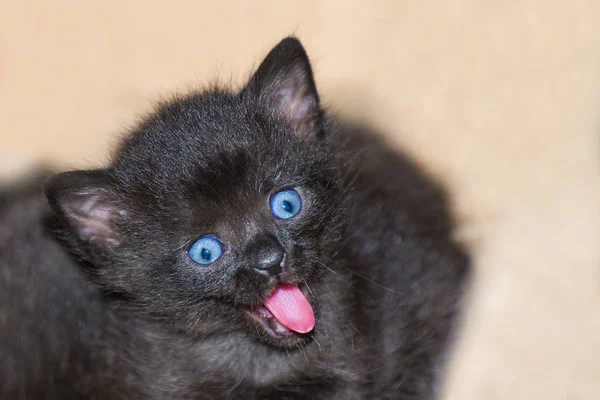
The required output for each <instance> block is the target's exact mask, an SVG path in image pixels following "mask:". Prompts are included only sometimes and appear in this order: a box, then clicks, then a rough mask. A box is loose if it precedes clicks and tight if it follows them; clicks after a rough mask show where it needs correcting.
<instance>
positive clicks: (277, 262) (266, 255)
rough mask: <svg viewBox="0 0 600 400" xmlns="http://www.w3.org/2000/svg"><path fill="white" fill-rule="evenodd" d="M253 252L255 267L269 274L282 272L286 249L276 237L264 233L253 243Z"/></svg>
mask: <svg viewBox="0 0 600 400" xmlns="http://www.w3.org/2000/svg"><path fill="white" fill-rule="evenodd" d="M251 252H252V253H254V257H253V258H254V263H253V267H254V269H256V270H257V271H260V272H263V273H267V274H269V275H278V274H280V273H281V271H282V269H283V260H284V258H285V251H284V250H283V247H282V246H281V243H279V240H277V238H276V237H274V236H273V235H264V236H261V237H259V238H257V240H255V241H254V242H253V243H252V245H251Z"/></svg>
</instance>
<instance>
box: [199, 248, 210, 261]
mask: <svg viewBox="0 0 600 400" xmlns="http://www.w3.org/2000/svg"><path fill="white" fill-rule="evenodd" d="M200 255H201V256H202V258H203V259H205V260H210V250H209V249H207V248H204V249H202V251H201V252H200Z"/></svg>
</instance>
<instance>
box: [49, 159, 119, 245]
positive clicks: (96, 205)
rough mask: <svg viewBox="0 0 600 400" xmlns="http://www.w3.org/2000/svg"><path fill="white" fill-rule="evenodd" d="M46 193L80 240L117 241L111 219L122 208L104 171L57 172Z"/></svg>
mask: <svg viewBox="0 0 600 400" xmlns="http://www.w3.org/2000/svg"><path fill="white" fill-rule="evenodd" d="M46 196H47V197H48V201H49V203H50V205H51V206H52V208H53V209H54V211H55V212H56V213H57V215H58V216H59V218H61V219H62V220H63V221H64V222H65V223H66V225H67V226H68V227H69V228H70V230H71V234H72V235H74V236H75V237H76V238H77V239H78V240H79V241H80V242H82V243H86V244H94V245H98V246H101V247H112V246H115V245H117V244H119V242H120V238H119V235H118V233H117V231H116V229H115V226H114V222H115V217H117V216H118V215H120V214H122V213H123V211H122V210H120V208H119V207H118V204H119V203H118V201H117V199H116V195H115V191H114V188H113V186H112V184H111V183H110V178H109V176H108V174H107V173H106V171H104V170H96V171H72V172H65V173H62V174H58V175H56V176H54V177H52V178H51V179H50V180H49V181H48V183H47V184H46Z"/></svg>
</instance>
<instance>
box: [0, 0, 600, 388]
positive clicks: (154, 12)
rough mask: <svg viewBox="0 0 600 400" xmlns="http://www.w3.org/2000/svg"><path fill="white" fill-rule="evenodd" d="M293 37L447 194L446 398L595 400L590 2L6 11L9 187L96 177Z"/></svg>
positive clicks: (598, 33)
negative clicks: (134, 141)
mask: <svg viewBox="0 0 600 400" xmlns="http://www.w3.org/2000/svg"><path fill="white" fill-rule="evenodd" d="M289 33H297V34H299V35H300V36H301V38H302V39H303V40H304V42H305V45H306V47H307V49H308V51H309V53H310V55H311V57H312V59H313V61H314V68H315V70H316V78H317V82H318V86H319V87H320V89H321V92H322V95H323V97H324V100H325V102H326V104H327V105H328V106H329V107H330V108H331V109H332V110H334V111H337V112H340V113H342V114H345V115H347V116H349V117H351V118H353V119H355V120H359V121H366V122H369V123H371V124H372V125H374V126H376V127H378V128H379V129H380V130H381V131H382V132H384V133H385V134H387V135H389V136H390V137H391V138H393V140H394V143H397V144H398V145H399V146H402V147H403V148H405V149H407V150H408V151H409V152H410V153H411V154H413V155H414V156H416V157H417V158H418V159H419V160H420V161H421V162H422V164H423V165H425V166H426V167H427V168H429V169H430V170H431V171H432V172H433V173H435V174H437V175H438V176H439V177H441V178H442V179H444V181H445V182H447V183H448V185H449V186H450V188H451V192H452V194H453V196H454V207H455V209H456V211H457V213H458V215H459V218H460V221H461V229H460V230H459V232H458V234H459V235H460V236H461V237H462V238H464V239H465V240H466V241H467V242H468V243H469V244H470V245H471V246H472V248H473V251H474V254H475V261H476V268H477V273H476V279H475V282H474V285H473V288H472V292H471V294H470V296H469V299H470V302H469V305H468V310H467V314H466V319H465V323H464V329H463V334H462V339H461V345H460V346H459V348H458V349H457V352H456V354H455V359H454V362H453V365H452V367H451V368H450V374H449V377H448V380H447V398H448V399H460V400H463V399H573V400H575V399H600V311H599V309H600V250H599V246H598V243H599V241H598V239H599V236H600V235H599V233H600V232H599V229H600V228H599V223H600V211H599V204H600V190H599V185H598V182H599V181H598V172H599V167H600V165H599V162H598V150H599V149H600V146H599V144H600V143H598V131H599V128H600V125H599V122H600V120H599V117H600V2H598V1H593V0H590V1H583V0H571V1H560V0H546V1H543V0H542V1H537V2H536V1H501V0H480V1H475V0H473V1H467V0H463V1H442V0H440V1H431V0H428V1H409V0H398V1H380V2H350V1H322V2H317V1H303V2H299V1H296V2H280V1H278V2H266V1H255V2H250V1H248V2H243V1H238V2H232V1H227V2H218V3H217V2H198V1H169V2H166V1H164V2H150V1H139V2H129V1H102V2H100V1H98V2H91V1H89V2H88V1H80V2H77V1H47V2H46V1H37V2H31V1H21V2H17V1H8V0H0V40H1V42H0V171H1V173H0V176H3V177H10V176H14V175H15V173H17V172H19V171H22V170H23V169H24V168H26V166H27V165H30V164H31V163H32V162H34V163H35V162H36V161H39V160H46V161H49V162H53V163H55V164H57V165H61V166H63V167H81V166H92V165H98V164H102V163H104V162H105V161H106V160H107V154H108V149H109V148H110V146H111V144H113V143H114V142H115V141H116V139H117V137H118V136H119V134H120V132H123V131H124V129H125V128H126V127H128V126H130V125H131V124H132V123H133V122H134V121H135V119H136V117H137V116H139V115H141V114H142V113H143V112H144V111H146V110H148V108H149V106H150V105H151V104H152V103H153V101H155V100H156V99H158V98H161V97H164V96H168V95H169V94H170V93H173V92H175V91H185V90H189V89H190V88H193V87H197V86H198V85H200V84H202V83H203V82H209V81H211V80H214V79H220V80H221V81H224V82H233V83H236V84H239V83H241V81H242V80H243V78H245V77H247V76H248V75H249V73H250V72H251V68H252V66H255V65H256V64H257V63H258V62H259V61H260V59H261V57H262V56H263V55H264V54H265V53H266V51H268V50H269V48H270V46H272V45H273V44H275V43H276V42H277V41H278V40H279V39H280V38H282V37H283V36H284V35H286V34H289Z"/></svg>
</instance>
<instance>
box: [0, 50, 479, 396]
mask: <svg viewBox="0 0 600 400" xmlns="http://www.w3.org/2000/svg"><path fill="white" fill-rule="evenodd" d="M34 186H35V185H34ZM286 187H294V188H297V190H298V191H299V192H300V193H301V194H302V196H303V201H304V204H305V205H304V208H303V211H302V213H301V214H299V215H298V216H297V217H295V218H293V219H290V220H289V221H282V222H276V221H275V220H274V219H273V218H272V216H271V215H270V212H269V209H268V199H269V196H270V195H271V194H272V193H274V192H276V191H277V190H280V189H281V188H286ZM46 195H47V198H48V201H47V202H46V201H45V199H44V197H43V196H42V194H41V193H40V192H39V191H38V190H35V189H34V188H33V187H32V189H31V190H27V189H21V190H19V191H18V193H15V192H14V191H11V193H9V194H5V195H2V194H0V197H2V198H3V200H2V201H1V202H0V225H1V226H2V232H3V233H2V235H0V273H1V275H0V353H1V354H3V358H2V361H0V377H1V378H0V379H1V380H2V382H1V383H2V384H1V385H0V393H1V394H2V397H3V398H4V397H6V398H32V397H35V398H116V399H119V398H123V399H125V398H152V399H169V398H172V399H181V398H186V399H187V398H193V399H214V398H225V399H228V398H233V399H235V398H245V399H246V398H257V399H265V398H273V399H300V398H302V399H318V398H327V399H329V398H336V399H372V398H380V399H387V398H390V399H429V398H432V397H433V396H434V395H435V388H436V385H435V383H436V378H437V375H438V374H439V371H440V369H441V368H442V366H443V355H444V353H445V349H446V348H447V345H448V341H449V338H450V336H451V327H452V322H453V320H454V316H455V313H456V310H457V306H458V300H459V297H460V293H461V290H462V287H463V284H464V280H465V278H466V275H467V271H468V263H469V262H468V257H467V256H466V254H465V252H464V251H463V250H462V249H461V248H460V247H459V246H457V245H456V244H455V243H454V242H453V241H452V240H451V238H450V236H451V229H452V221H451V218H450V216H449V213H448V210H447V206H446V199H445V196H444V194H443V191H442V190H441V189H440V188H439V187H438V186H437V185H436V184H434V183H433V182H431V180H430V179H428V178H427V177H426V176H424V175H423V174H422V173H421V172H420V171H419V170H418V169H417V168H415V167H414V166H413V165H412V164H411V163H410V162H409V161H407V160H406V159H405V158H403V157H402V156H400V155H398V154H396V153H394V152H392V151H390V150H389V149H388V148H387V146H386V145H385V144H384V143H382V142H380V140H379V139H377V138H376V137H375V136H372V134H371V133H369V132H367V131H366V130H364V129H361V128H357V127H352V126H345V125H343V124H341V123H339V122H336V121H334V120H333V119H330V118H328V117H327V116H325V115H324V113H323V110H322V109H321V108H320V105H319V97H318V94H317V92H316V88H315V84H314V81H313V78H312V71H311V69H310V65H309V62H308V58H307V57H306V54H305V52H304V49H303V48H302V46H301V44H300V43H299V42H298V41H297V40H296V39H293V38H288V39H285V40H284V41H282V42H281V43H280V44H279V45H278V46H276V47H275V48H274V49H273V50H272V52H271V53H270V54H269V55H268V56H267V58H266V59H265V61H264V62H263V63H262V64H261V66H260V67H259V69H258V71H257V72H256V74H255V75H254V76H253V77H252V78H251V80H250V82H249V83H248V85H247V86H246V87H245V88H244V89H243V90H242V91H240V92H233V91H227V90H219V89H214V90H208V91H204V92H201V93H198V94H193V95H190V96H187V97H184V98H178V99H175V100H173V101H171V102H168V103H166V104H163V105H161V106H160V107H159V108H158V109H157V110H156V111H155V112H154V113H153V114H152V115H150V116H149V117H147V118H146V119H145V120H144V121H143V122H142V123H140V124H139V126H138V127H137V128H136V129H135V130H133V131H132V132H131V133H130V134H129V135H128V136H127V138H126V139H125V140H124V141H123V143H122V145H121V147H120V148H119V149H118V151H117V153H116V156H115V158H114V160H113V162H112V163H111V165H110V166H108V167H107V168H104V169H98V170H90V171H72V172H67V173H63V174H59V175H56V176H54V177H52V178H51V179H50V180H49V182H48V183H47V185H46ZM5 232H6V233H5ZM206 233H218V234H219V237H220V238H222V240H223V241H224V242H225V243H226V247H227V251H226V255H225V256H223V259H222V260H221V261H219V263H218V264H217V263H216V264H214V265H211V266H199V265H196V264H194V263H193V262H192V261H191V260H190V259H189V257H188V256H187V251H186V250H187V248H189V245H190V244H191V243H192V242H193V241H194V240H195V238H197V237H199V236H200V235H203V234H206ZM265 235H270V237H276V238H277V240H278V241H279V242H280V243H281V245H282V246H283V248H284V249H285V252H286V257H287V261H286V265H285V268H284V270H283V272H282V273H281V274H280V275H279V276H276V277H273V276H268V277H266V276H264V275H263V274H259V273H257V272H256V270H255V269H254V268H253V266H252V260H253V254H252V251H253V250H252V249H253V248H255V247H256V246H255V244H256V243H258V242H260V240H261V238H263V237H264V236H265ZM279 281H286V282H295V283H299V284H302V285H305V286H306V287H307V288H308V299H309V301H310V302H311V305H312V306H313V308H314V310H315V315H316V321H317V325H316V327H315V329H314V331H313V332H311V333H310V334H307V335H296V336H294V337H293V338H291V339H289V340H285V341H279V340H276V339H274V338H272V337H270V336H269V335H267V334H265V332H263V331H261V329H258V328H257V327H256V326H255V325H253V323H252V321H251V320H250V319H249V318H248V316H247V311H246V310H247V309H248V308H249V307H250V306H252V305H254V304H257V303H260V302H261V301H262V300H263V299H264V298H265V296H267V295H268V294H269V293H270V291H272V290H273V288H274V287H275V285H276V284H277V282H279Z"/></svg>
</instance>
